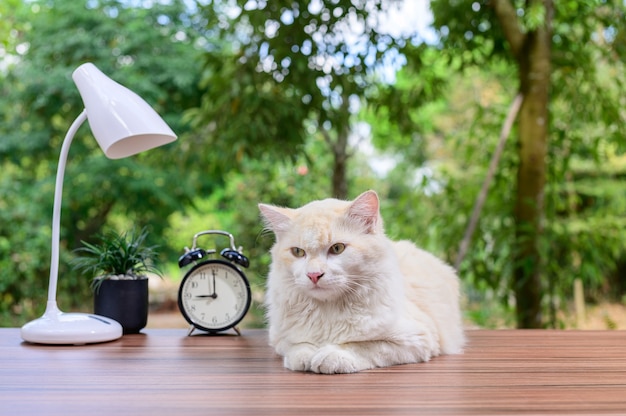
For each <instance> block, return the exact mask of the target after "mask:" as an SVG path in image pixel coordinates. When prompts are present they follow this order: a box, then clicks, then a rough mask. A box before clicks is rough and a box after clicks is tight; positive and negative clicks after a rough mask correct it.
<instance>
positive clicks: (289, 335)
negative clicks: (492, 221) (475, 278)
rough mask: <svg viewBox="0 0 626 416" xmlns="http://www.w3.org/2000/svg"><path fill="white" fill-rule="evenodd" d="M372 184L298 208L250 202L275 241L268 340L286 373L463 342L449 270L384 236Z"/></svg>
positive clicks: (421, 355)
mask: <svg viewBox="0 0 626 416" xmlns="http://www.w3.org/2000/svg"><path fill="white" fill-rule="evenodd" d="M379 206H380V201H379V198H378V195H377V194H376V192H375V191H367V192H365V193H363V194H361V195H360V196H359V197H357V198H356V199H355V200H353V201H341V200H337V199H325V200H321V201H314V202H311V203H309V204H307V205H304V206H303V207H301V208H297V209H291V208H282V207H277V206H272V205H267V204H259V210H260V212H261V217H262V220H263V221H264V224H265V227H266V229H267V230H269V231H271V232H273V233H274V235H275V237H276V241H275V243H274V245H273V247H272V249H271V250H270V253H271V258H272V262H271V265H270V270H269V274H268V278H267V291H266V299H265V306H266V316H267V321H268V322H267V323H268V332H269V341H270V345H271V346H272V347H273V348H274V349H275V351H276V353H277V354H278V355H280V356H282V357H283V363H284V366H285V367H286V368H288V369H290V370H294V371H310V372H315V373H325V374H334V373H354V372H358V371H362V370H367V369H372V368H376V367H387V366H392V365H397V364H406V363H416V362H424V361H428V360H429V359H430V358H432V357H435V356H438V355H440V354H457V353H461V352H462V350H463V346H464V342H465V337H464V331H463V324H462V317H461V309H460V299H459V298H460V291H459V281H458V278H457V276H456V273H455V271H454V269H452V268H451V267H450V266H448V265H446V264H445V263H443V262H442V261H441V260H439V259H438V258H436V257H435V256H434V255H432V254H430V253H428V252H426V251H423V250H421V249H419V248H417V247H416V246H415V245H414V244H413V243H411V242H409V241H399V242H394V241H392V240H390V239H388V238H387V237H386V236H385V233H384V229H383V220H382V218H381V215H380V207H379Z"/></svg>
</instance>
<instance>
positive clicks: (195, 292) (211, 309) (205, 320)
mask: <svg viewBox="0 0 626 416" xmlns="http://www.w3.org/2000/svg"><path fill="white" fill-rule="evenodd" d="M210 234H212V235H222V236H226V237H228V238H229V239H230V246H229V247H226V248H224V249H223V250H221V251H220V252H219V254H220V256H221V258H212V257H211V256H212V255H216V254H217V250H216V249H211V250H205V249H201V248H198V247H197V240H198V237H200V236H202V235H210ZM249 264H250V262H249V261H248V258H247V257H246V256H244V255H243V253H242V248H241V247H239V248H236V246H235V238H234V237H233V236H232V234H230V233H228V232H226V231H219V230H207V231H201V232H199V233H197V234H196V235H194V236H193V241H192V246H191V249H189V248H187V247H185V253H184V254H183V255H182V256H181V257H180V258H179V260H178V266H179V267H180V268H181V269H182V268H185V267H187V266H189V265H193V266H191V268H190V269H189V271H187V273H186V274H185V276H184V277H183V280H182V281H181V283H180V288H179V290H178V308H179V309H180V312H181V313H182V314H183V316H184V317H185V320H186V321H187V322H189V324H190V325H191V326H190V328H189V333H188V334H187V335H191V334H192V333H193V331H194V330H196V329H198V330H201V331H205V332H208V333H209V334H215V333H219V332H223V331H227V330H229V329H231V328H232V329H233V330H234V331H235V332H236V333H237V334H238V335H241V332H240V331H239V329H238V328H237V324H238V323H239V322H241V320H242V319H243V318H244V316H246V313H247V312H248V310H249V309H250V303H251V300H252V294H251V291H250V283H249V281H248V278H247V277H246V275H245V274H244V272H243V271H242V270H241V267H248V266H249Z"/></svg>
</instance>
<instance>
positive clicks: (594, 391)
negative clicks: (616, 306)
mask: <svg viewBox="0 0 626 416" xmlns="http://www.w3.org/2000/svg"><path fill="white" fill-rule="evenodd" d="M468 337H469V345H468V347H467V349H466V352H465V354H463V355H458V356H443V357H438V358H435V359H433V360H432V361H430V362H428V363H422V364H409V365H401V366H396V367H392V368H383V369H377V370H371V371H366V372H362V373H358V374H347V375H332V376H329V375H317V374H308V373H296V372H291V371H288V370H286V369H284V368H283V366H282V362H281V359H280V358H278V357H276V356H275V355H274V354H273V352H272V350H271V349H270V348H269V347H268V346H267V334H266V332H265V331H262V330H244V331H243V336H241V337H237V336H213V337H209V336H204V335H201V336H197V335H196V336H192V337H187V336H186V331H185V330H178V329H177V330H174V329H165V330H146V331H145V334H140V335H126V336H124V337H123V338H121V339H120V340H117V341H113V342H109V343H103V344H93V345H84V346H40V345H32V344H27V343H24V342H22V340H21V338H20V334H19V329H15V328H3V329H0V415H7V416H8V415H47V416H50V415H63V416H70V415H81V416H83V415H118V414H119V415H151V416H155V415H175V416H177V415H299V416H308V415H315V414H320V415H322V414H323V415H333V414H351V415H396V414H403V415H418V414H419V415H429V414H450V415H490V414H499V415H502V414H568V415H579V414H626V332H621V331H615V332H611V331H587V332H583V331H571V332H568V331H541V330H525V331H522V330H518V331H515V330H507V331H483V330H474V331H469V332H468Z"/></svg>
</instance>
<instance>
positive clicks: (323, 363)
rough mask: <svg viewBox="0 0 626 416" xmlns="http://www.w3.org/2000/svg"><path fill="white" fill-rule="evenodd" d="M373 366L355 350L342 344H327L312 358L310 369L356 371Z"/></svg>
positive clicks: (330, 371) (329, 371)
mask: <svg viewBox="0 0 626 416" xmlns="http://www.w3.org/2000/svg"><path fill="white" fill-rule="evenodd" d="M372 367H373V366H372V365H371V363H369V362H368V361H367V360H364V359H363V358H362V357H359V356H358V355H357V354H355V353H354V352H353V351H351V350H350V349H347V348H343V347H342V346H340V345H333V344H331V345H326V346H324V347H322V348H320V349H319V350H318V351H317V352H316V353H315V355H314V356H313V358H312V360H311V368H310V370H311V371H313V372H315V373H322V374H343V373H356V372H358V371H361V370H367V369H370V368H372Z"/></svg>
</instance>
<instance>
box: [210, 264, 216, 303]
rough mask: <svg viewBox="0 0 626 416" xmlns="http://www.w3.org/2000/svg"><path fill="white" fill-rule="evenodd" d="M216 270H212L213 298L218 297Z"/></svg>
mask: <svg viewBox="0 0 626 416" xmlns="http://www.w3.org/2000/svg"><path fill="white" fill-rule="evenodd" d="M215 273H216V272H215V270H212V271H211V274H212V275H213V293H212V294H211V297H212V298H213V299H215V298H216V297H217V293H215Z"/></svg>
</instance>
